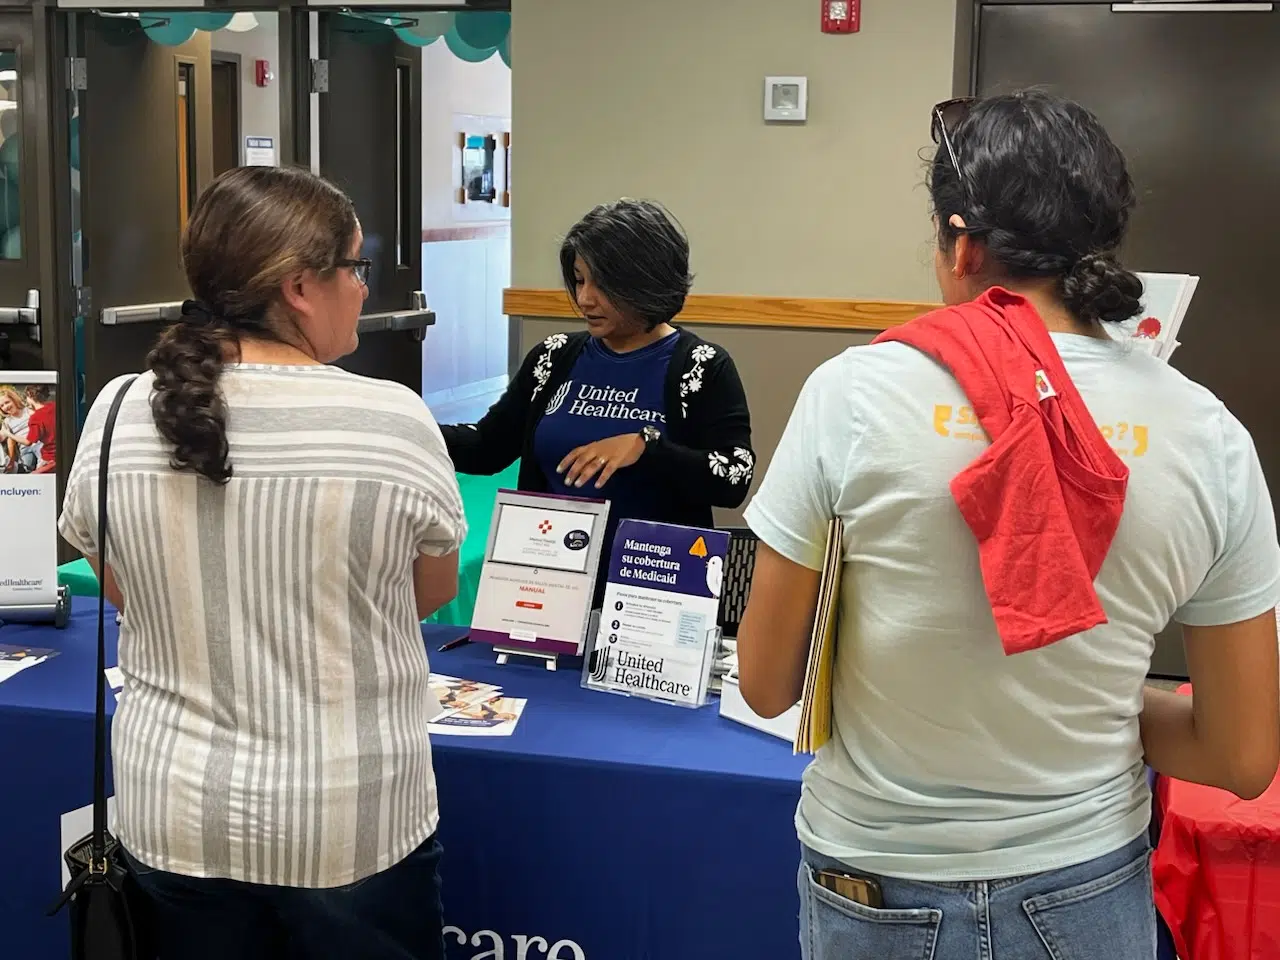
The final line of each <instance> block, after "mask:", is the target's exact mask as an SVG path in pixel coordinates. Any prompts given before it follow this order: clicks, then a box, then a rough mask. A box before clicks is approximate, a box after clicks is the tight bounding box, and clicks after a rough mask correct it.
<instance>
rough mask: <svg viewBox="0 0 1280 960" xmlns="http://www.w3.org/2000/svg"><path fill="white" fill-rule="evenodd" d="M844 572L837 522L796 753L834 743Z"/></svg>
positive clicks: (830, 536) (826, 560)
mask: <svg viewBox="0 0 1280 960" xmlns="http://www.w3.org/2000/svg"><path fill="white" fill-rule="evenodd" d="M843 572H844V524H843V523H841V522H840V518H839V517H836V518H834V519H833V520H832V521H831V523H830V525H829V526H828V527H827V548H826V551H825V554H824V556H823V560H822V579H821V580H820V581H819V582H818V611H817V614H816V616H815V617H814V619H813V633H812V634H811V635H810V638H809V662H808V664H807V665H806V666H805V671H804V696H803V697H802V698H801V700H800V727H799V729H798V730H797V731H796V739H795V742H794V743H793V744H792V749H793V750H794V752H795V753H817V751H818V750H819V748H821V747H822V745H823V744H824V743H826V742H827V741H828V740H830V739H831V680H832V668H833V665H834V663H835V654H836V639H837V634H838V632H839V621H840V582H841V579H842V577H841V575H842V574H843Z"/></svg>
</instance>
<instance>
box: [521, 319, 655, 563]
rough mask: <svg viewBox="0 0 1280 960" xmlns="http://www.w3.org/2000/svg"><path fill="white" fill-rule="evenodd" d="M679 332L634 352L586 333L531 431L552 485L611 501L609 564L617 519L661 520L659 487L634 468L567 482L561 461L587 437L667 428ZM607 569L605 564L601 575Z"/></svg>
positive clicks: (551, 489)
mask: <svg viewBox="0 0 1280 960" xmlns="http://www.w3.org/2000/svg"><path fill="white" fill-rule="evenodd" d="M678 337H679V334H678V333H672V334H670V335H669V336H666V337H663V338H662V339H661V340H658V341H656V342H655V343H651V344H649V345H648V346H645V347H641V348H640V349H639V350H633V351H631V352H630V353H614V352H613V351H612V350H610V349H609V348H608V347H606V346H605V345H604V344H603V343H601V342H600V341H599V340H596V339H595V338H592V339H590V340H588V341H587V343H586V346H584V347H583V348H582V353H580V354H579V355H578V359H577V360H576V361H575V362H574V365H573V370H572V371H570V373H569V379H568V380H566V381H565V382H564V384H563V385H561V387H560V388H559V389H558V390H556V392H555V393H554V394H553V395H552V397H551V399H550V401H549V402H548V404H547V411H546V414H545V415H544V416H543V418H542V420H541V422H540V423H539V424H538V429H537V431H536V432H535V433H534V436H533V453H534V456H535V457H536V458H537V461H538V466H539V467H541V468H542V475H543V476H544V477H546V478H547V486H548V490H549V492H551V493H554V494H558V495H565V496H571V497H598V498H602V499H606V500H609V501H611V504H610V507H609V525H608V528H607V530H606V533H605V539H604V544H603V547H604V551H603V553H602V554H601V557H602V561H603V563H605V564H607V563H608V559H607V558H608V556H609V547H610V544H612V543H613V534H614V531H615V530H616V529H617V527H618V521H619V520H620V519H623V518H627V519H631V520H662V519H663V516H662V514H663V512H664V511H663V509H662V507H663V496H662V493H661V491H659V490H656V489H655V488H654V484H653V483H652V482H646V481H645V479H644V478H643V477H640V476H637V474H636V471H635V470H634V469H633V468H630V467H623V468H622V469H621V470H619V471H618V472H617V473H615V474H614V475H613V478H612V479H611V480H610V481H609V482H608V483H607V484H605V485H604V486H603V487H602V488H600V489H599V490H597V489H596V485H595V483H596V481H595V478H594V477H593V478H591V479H590V480H588V481H587V482H586V483H585V484H583V485H582V486H581V487H569V486H566V485H565V482H564V475H563V474H559V473H556V467H558V466H559V465H560V461H561V460H563V459H564V458H565V456H566V455H567V454H568V453H569V451H570V450H573V449H574V448H576V447H580V446H582V445H583V444H585V443H591V442H592V441H595V440H604V439H607V438H608V437H616V436H618V435H620V434H625V433H639V432H640V431H641V430H643V429H644V428H645V426H646V425H648V424H652V425H653V426H655V427H657V428H658V429H659V430H660V431H662V432H663V433H666V426H667V417H666V402H665V387H666V380H667V367H668V365H669V364H670V363H671V355H672V353H674V352H675V347H676V340H677V338H678ZM605 573H607V570H602V572H601V577H602V578H603V577H604V575H605Z"/></svg>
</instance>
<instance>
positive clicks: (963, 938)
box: [800, 835, 1156, 960]
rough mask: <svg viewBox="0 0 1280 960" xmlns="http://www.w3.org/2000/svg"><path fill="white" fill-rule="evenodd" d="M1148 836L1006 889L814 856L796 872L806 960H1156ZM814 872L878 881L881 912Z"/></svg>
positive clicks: (1006, 884)
mask: <svg viewBox="0 0 1280 960" xmlns="http://www.w3.org/2000/svg"><path fill="white" fill-rule="evenodd" d="M1150 858H1151V847H1150V844H1149V842H1148V840H1147V837H1146V836H1145V835H1144V836H1143V837H1141V838H1140V839H1138V840H1135V841H1134V842H1133V843H1131V844H1129V845H1128V846H1127V847H1124V848H1123V849H1121V850H1117V851H1116V852H1114V853H1110V854H1107V855H1106V856H1104V857H1099V858H1098V859H1096V860H1091V861H1089V862H1088V863H1082V864H1078V865H1076V866H1073V867H1066V868H1063V869H1061V870H1051V871H1048V872H1046V873H1038V874H1032V875H1030V876H1025V877H1011V878H1009V879H1006V880H983V881H973V882H956V883H929V882H923V881H916V880H895V879H892V878H882V877H874V876H872V875H871V874H860V873H859V872H858V871H856V870H851V869H850V868H849V867H848V866H847V865H844V864H842V863H840V862H839V861H837V860H832V859H830V858H828V857H824V856H822V855H820V854H817V853H814V852H813V851H811V850H805V851H804V859H803V861H802V862H801V864H800V944H801V951H802V953H803V956H804V958H805V960H1154V958H1155V956H1156V911H1155V902H1154V899H1153V895H1152V888H1151V868H1150ZM820 870H835V871H837V872H841V873H849V874H852V875H854V876H864V877H867V878H869V879H874V880H876V881H877V882H878V883H879V884H880V886H881V889H882V891H883V894H884V905H883V906H882V907H881V908H877V909H873V908H871V907H866V906H863V905H862V904H860V903H854V902H853V901H850V900H846V899H845V898H844V897H841V896H838V895H837V894H835V893H832V892H831V891H830V890H827V889H826V888H825V887H821V886H819V885H818V884H817V882H816V881H815V876H816V874H817V872H818V871H820Z"/></svg>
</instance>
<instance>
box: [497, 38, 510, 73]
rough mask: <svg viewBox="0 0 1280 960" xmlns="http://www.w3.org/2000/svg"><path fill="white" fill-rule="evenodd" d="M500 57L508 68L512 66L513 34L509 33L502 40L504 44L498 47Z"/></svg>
mask: <svg viewBox="0 0 1280 960" xmlns="http://www.w3.org/2000/svg"><path fill="white" fill-rule="evenodd" d="M498 56H500V57H501V58H502V62H503V63H505V64H506V65H507V66H508V67H510V66H511V34H510V33H508V34H507V35H506V36H505V37H503V38H502V43H501V44H500V45H499V46H498Z"/></svg>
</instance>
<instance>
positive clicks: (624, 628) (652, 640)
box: [582, 520, 729, 707]
mask: <svg viewBox="0 0 1280 960" xmlns="http://www.w3.org/2000/svg"><path fill="white" fill-rule="evenodd" d="M728 552H729V534H728V533H725V532H724V531H720V530H703V529H701V528H698V527H680V526H676V525H674V524H669V523H651V522H647V521H641V520H623V521H622V522H621V523H620V524H619V525H618V532H617V534H616V536H615V537H614V541H613V553H612V556H611V557H610V562H609V582H608V585H607V586H606V587H605V594H604V607H603V609H602V610H601V611H600V629H599V630H598V631H597V632H596V635H595V637H594V639H593V642H592V644H591V647H590V649H589V651H588V656H587V661H586V663H585V664H584V665H583V671H582V683H583V686H585V687H588V688H590V689H592V690H605V691H608V692H610V693H621V694H627V695H631V696H639V697H648V698H650V699H653V700H662V701H664V702H667V703H675V704H680V705H682V706H690V707H699V706H702V704H704V703H705V702H706V699H707V686H708V683H709V681H710V676H711V665H712V661H713V660H714V659H715V651H716V644H717V643H718V641H719V630H718V628H717V626H716V615H717V614H718V612H719V610H720V593H721V589H722V587H723V585H724V559H725V555H726V554H727V553H728Z"/></svg>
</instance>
